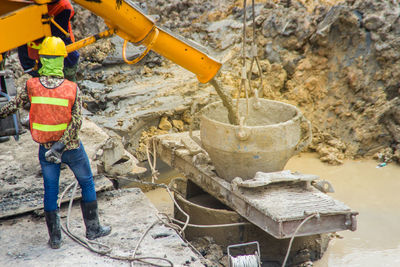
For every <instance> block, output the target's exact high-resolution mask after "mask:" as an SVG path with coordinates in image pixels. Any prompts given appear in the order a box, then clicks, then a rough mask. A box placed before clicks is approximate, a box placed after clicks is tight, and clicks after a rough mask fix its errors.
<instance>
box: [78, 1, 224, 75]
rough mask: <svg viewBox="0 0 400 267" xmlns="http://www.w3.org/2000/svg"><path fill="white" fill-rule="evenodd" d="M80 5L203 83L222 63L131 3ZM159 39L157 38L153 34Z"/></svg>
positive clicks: (85, 2) (134, 41)
mask: <svg viewBox="0 0 400 267" xmlns="http://www.w3.org/2000/svg"><path fill="white" fill-rule="evenodd" d="M74 2H76V3H77V4H79V5H81V6H83V7H84V8H86V9H88V10H90V11H92V12H93V13H94V14H96V15H98V16H100V17H102V18H103V19H104V21H105V23H106V24H107V25H108V26H109V27H110V28H111V29H115V31H116V34H118V35H119V36H121V37H122V38H124V39H125V40H127V41H129V42H132V43H134V44H143V45H146V46H148V45H150V44H151V45H152V50H153V51H154V52H156V53H158V54H160V55H162V56H164V57H166V58H168V59H169V60H171V61H173V62H175V63H176V64H178V65H180V66H182V67H184V68H185V69H187V70H189V71H191V72H193V73H194V74H196V76H197V78H198V80H199V81H200V82H202V83H206V82H208V81H210V80H211V79H212V78H213V77H214V76H215V75H216V74H217V73H218V71H219V69H220V68H221V63H220V62H218V61H216V60H215V59H213V58H211V57H209V56H208V55H207V54H206V53H205V52H202V51H201V49H199V48H198V47H197V46H198V45H196V44H190V43H189V42H188V41H185V40H183V38H181V37H179V36H177V35H174V34H172V33H170V32H168V31H167V30H164V29H162V28H160V27H157V26H156V25H155V24H154V22H153V21H152V20H151V19H150V18H148V17H147V16H146V15H144V14H143V13H142V12H140V10H139V9H137V8H136V7H134V6H133V5H131V4H130V3H128V2H125V1H117V0H102V1H99V2H95V1H87V0H74ZM155 28H157V29H158V36H157V38H156V39H155V38H154V35H155V34H157V31H155V30H154V29H155Z"/></svg>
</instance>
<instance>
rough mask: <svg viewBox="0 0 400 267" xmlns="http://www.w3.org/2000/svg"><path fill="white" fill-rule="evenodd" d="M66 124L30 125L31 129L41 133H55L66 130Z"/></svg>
mask: <svg viewBox="0 0 400 267" xmlns="http://www.w3.org/2000/svg"><path fill="white" fill-rule="evenodd" d="M67 126H68V124H66V123H61V124H58V125H46V124H40V123H35V122H33V123H32V129H35V130H39V131H43V132H56V131H62V130H65V129H67Z"/></svg>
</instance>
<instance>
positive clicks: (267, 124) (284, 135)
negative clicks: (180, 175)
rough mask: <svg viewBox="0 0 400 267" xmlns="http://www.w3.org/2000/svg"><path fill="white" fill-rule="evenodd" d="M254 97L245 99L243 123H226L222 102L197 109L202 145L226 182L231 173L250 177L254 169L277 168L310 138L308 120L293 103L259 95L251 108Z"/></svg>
mask: <svg viewBox="0 0 400 267" xmlns="http://www.w3.org/2000/svg"><path fill="white" fill-rule="evenodd" d="M254 101H255V100H254V99H250V100H249V113H248V118H247V121H246V122H245V126H243V127H240V126H238V125H232V124H229V121H228V112H227V109H226V108H225V107H224V106H223V104H222V102H215V103H212V104H209V105H207V106H206V107H205V108H203V109H202V111H201V122H200V138H201V143H202V146H203V148H204V149H205V150H206V151H207V153H208V154H209V156H210V158H211V161H212V162H213V164H214V166H215V169H216V171H217V174H218V175H219V176H220V177H221V178H223V179H225V180H227V181H229V182H231V181H232V180H233V179H234V178H235V177H241V178H242V179H243V180H248V179H252V178H253V177H254V175H255V174H256V172H257V171H261V172H274V171H281V170H282V169H283V168H284V167H285V165H286V163H287V161H288V160H289V159H290V158H291V157H292V156H294V155H295V154H297V153H299V152H300V151H301V150H302V149H303V148H304V147H306V146H307V145H309V144H310V142H311V138H312V133H311V124H310V122H309V121H308V120H307V119H305V118H304V116H303V115H302V113H301V112H300V110H299V109H298V108H297V107H295V106H293V105H290V104H286V103H283V102H278V101H273V100H267V99H259V101H260V105H257V107H258V108H255V105H253V104H254ZM235 104H236V103H235ZM239 109H240V110H246V100H245V99H241V100H240V102H239ZM239 132H240V133H241V134H240V135H239ZM243 133H244V134H243Z"/></svg>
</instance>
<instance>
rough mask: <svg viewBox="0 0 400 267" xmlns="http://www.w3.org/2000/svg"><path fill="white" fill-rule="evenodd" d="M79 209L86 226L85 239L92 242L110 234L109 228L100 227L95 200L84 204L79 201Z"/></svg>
mask: <svg viewBox="0 0 400 267" xmlns="http://www.w3.org/2000/svg"><path fill="white" fill-rule="evenodd" d="M81 209H82V215H83V220H84V222H85V226H86V238H87V239H89V240H93V239H96V238H98V237H101V236H106V235H108V234H109V233H111V226H101V225H100V222H99V213H98V209H97V200H95V201H92V202H86V203H85V202H82V201H81Z"/></svg>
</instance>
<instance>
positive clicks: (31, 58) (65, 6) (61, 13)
mask: <svg viewBox="0 0 400 267" xmlns="http://www.w3.org/2000/svg"><path fill="white" fill-rule="evenodd" d="M47 8H48V14H49V16H50V17H54V21H55V22H56V23H57V24H58V25H59V26H60V27H61V28H62V29H64V31H65V32H67V33H68V35H65V33H64V32H62V31H61V30H60V29H59V28H58V27H57V26H56V25H54V23H50V28H51V34H52V35H53V36H57V37H60V38H61V39H62V40H63V41H64V43H65V45H69V44H71V43H73V42H75V38H74V34H73V33H72V27H71V19H72V17H73V16H74V14H75V12H74V8H73V7H72V5H71V3H70V1H69V0H55V1H52V2H51V3H49V4H47ZM42 41H43V40H42V39H39V40H36V41H32V42H29V43H28V44H27V45H23V46H20V47H19V48H18V57H19V60H20V63H21V65H22V68H23V69H24V71H25V72H27V73H29V74H30V75H31V76H33V77H37V76H39V75H38V73H37V68H36V65H37V64H38V65H40V62H39V54H38V51H39V49H40V45H41V43H42ZM78 61H79V53H78V52H77V51H72V52H71V53H69V54H68V56H67V57H66V58H65V59H64V77H65V78H66V79H68V80H70V81H73V82H76V71H77V69H78Z"/></svg>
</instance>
